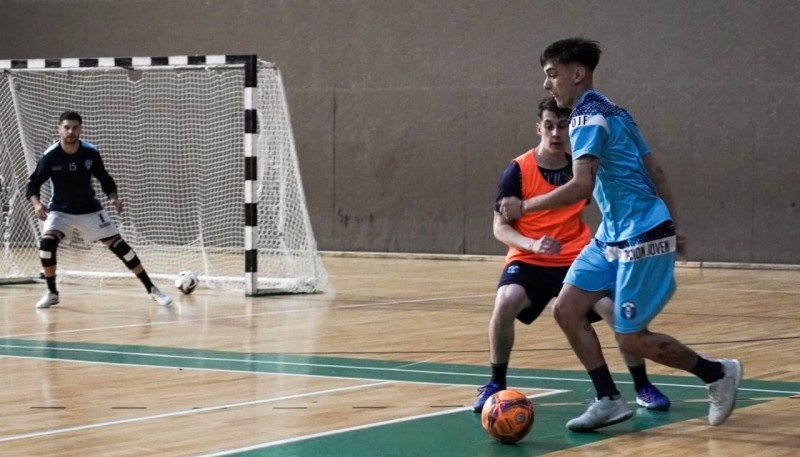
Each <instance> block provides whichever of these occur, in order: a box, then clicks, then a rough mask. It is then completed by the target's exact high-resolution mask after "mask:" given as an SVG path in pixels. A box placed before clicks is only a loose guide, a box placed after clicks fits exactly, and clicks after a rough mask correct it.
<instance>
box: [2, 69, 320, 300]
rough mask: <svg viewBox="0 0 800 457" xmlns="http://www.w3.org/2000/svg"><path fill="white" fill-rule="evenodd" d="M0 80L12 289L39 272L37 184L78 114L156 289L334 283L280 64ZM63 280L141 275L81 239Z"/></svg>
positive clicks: (5, 250) (63, 248)
mask: <svg viewBox="0 0 800 457" xmlns="http://www.w3.org/2000/svg"><path fill="white" fill-rule="evenodd" d="M0 72H1V73H0V76H1V78H0V235H1V237H0V242H2V246H0V281H4V282H9V281H24V280H27V279H30V278H36V277H38V276H39V272H40V270H41V266H40V261H39V258H38V240H39V237H40V236H41V224H40V221H38V219H36V217H35V215H34V213H33V209H32V208H31V205H30V202H28V201H27V199H26V198H25V192H26V186H27V181H28V177H29V176H30V173H31V172H32V171H33V169H34V167H35V165H36V161H37V160H38V158H39V157H40V156H41V154H42V152H43V151H44V150H45V149H47V147H49V146H50V145H52V144H53V143H54V142H56V141H57V140H58V136H57V132H56V127H57V123H58V116H59V115H60V114H61V113H62V112H63V111H66V110H74V111H77V112H79V113H80V114H81V115H82V117H83V136H82V138H83V139H84V140H85V141H88V142H90V143H92V144H94V145H96V146H97V147H98V149H99V150H100V153H101V154H102V156H103V160H104V162H105V165H106V168H107V169H108V170H109V172H110V173H111V175H112V176H113V177H114V179H115V180H116V182H117V186H118V188H119V191H118V193H119V195H120V198H121V199H122V201H123V203H124V204H125V209H124V211H123V212H122V213H121V214H117V213H116V211H115V210H113V209H112V208H111V206H110V205H108V203H107V200H106V198H105V195H104V194H103V193H102V191H101V189H100V186H99V183H97V182H96V180H94V181H95V182H94V185H95V191H96V193H97V196H98V199H99V200H100V201H101V202H102V203H103V204H104V205H105V206H106V209H107V211H108V212H109V214H111V216H112V218H113V219H114V222H115V223H116V224H117V226H118V227H119V230H120V232H121V234H122V236H123V237H124V238H125V239H126V240H127V242H128V243H129V244H130V245H131V246H132V247H134V249H135V250H136V252H137V253H138V254H139V257H140V258H141V259H142V264H143V265H144V267H145V268H146V269H147V271H148V273H149V275H150V276H151V277H153V278H154V279H157V280H161V281H156V282H157V283H159V282H163V281H164V280H169V281H171V280H172V279H174V278H175V276H176V274H177V273H178V272H179V271H182V270H192V271H194V272H195V273H196V274H197V275H198V276H199V277H200V281H201V284H202V285H206V286H211V287H225V288H233V287H240V288H243V289H245V292H246V293H247V294H248V295H258V294H262V293H293V292H300V293H306V292H319V291H324V290H325V289H326V288H327V287H328V280H327V273H326V271H325V269H324V267H323V265H322V261H321V258H320V256H319V252H318V250H317V247H316V242H315V240H314V235H313V232H312V230H311V224H310V221H309V217H308V212H307V209H306V204H305V196H304V194H303V187H302V182H301V179H300V173H299V168H298V163H297V157H296V152H295V148H294V139H293V136H292V130H291V123H290V118H289V113H288V109H287V104H286V98H285V94H284V90H283V84H282V81H281V75H280V72H279V70H278V68H277V67H276V66H275V65H273V64H270V63H267V62H264V61H260V60H258V59H256V58H255V56H192V57H164V58H155V57H154V58H124V59H120V58H104V59H60V60H5V61H0ZM49 186H50V183H49V182H48V183H47V184H46V185H45V186H44V187H43V188H42V201H43V202H47V201H48V199H49V198H48V197H49V194H50V188H49ZM58 275H59V278H60V279H62V280H63V279H91V278H97V279H102V280H103V281H106V280H109V281H111V280H122V279H130V278H133V275H132V274H131V273H130V272H129V271H128V270H127V268H125V266H124V265H123V264H122V262H120V260H119V259H118V258H117V257H116V256H115V255H114V254H113V253H111V252H110V251H109V250H108V249H107V248H105V246H104V245H103V244H102V243H99V242H98V243H89V242H85V241H84V240H82V239H81V238H80V235H79V234H75V235H74V237H73V242H72V243H71V244H69V245H64V244H61V245H60V246H59V250H58ZM162 288H163V287H162Z"/></svg>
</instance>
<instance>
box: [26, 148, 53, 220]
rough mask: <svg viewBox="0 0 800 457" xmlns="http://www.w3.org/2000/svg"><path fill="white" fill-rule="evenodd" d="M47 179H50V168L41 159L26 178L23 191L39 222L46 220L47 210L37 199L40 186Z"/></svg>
mask: <svg viewBox="0 0 800 457" xmlns="http://www.w3.org/2000/svg"><path fill="white" fill-rule="evenodd" d="M48 179H50V167H49V166H48V165H47V159H45V158H44V157H42V158H40V159H39V162H38V163H37V164H36V169H35V170H33V173H31V175H30V177H29V178H28V186H27V188H26V190H25V196H26V197H27V198H28V201H30V202H31V205H32V206H33V211H34V213H36V217H38V218H39V219H41V220H45V219H47V208H46V207H45V206H44V205H43V204H42V202H41V200H40V199H39V191H40V190H41V188H42V184H44V183H46V182H47V180H48Z"/></svg>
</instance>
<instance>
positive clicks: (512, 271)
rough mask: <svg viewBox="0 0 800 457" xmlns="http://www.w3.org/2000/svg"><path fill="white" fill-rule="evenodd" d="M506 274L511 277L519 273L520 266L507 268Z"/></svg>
mask: <svg viewBox="0 0 800 457" xmlns="http://www.w3.org/2000/svg"><path fill="white" fill-rule="evenodd" d="M506 273H508V274H510V275H515V274H517V273H519V265H511V266H510V267H508V268H506Z"/></svg>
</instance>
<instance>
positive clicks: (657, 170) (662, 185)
mask: <svg viewBox="0 0 800 457" xmlns="http://www.w3.org/2000/svg"><path fill="white" fill-rule="evenodd" d="M642 160H643V161H644V167H645V169H646V170H647V174H649V175H650V179H652V180H653V187H655V189H656V194H657V195H658V196H659V197H660V198H661V200H663V201H664V203H665V204H666V205H667V209H668V210H669V214H670V216H671V217H672V222H673V223H674V224H675V238H676V241H677V248H676V249H677V253H676V254H677V256H678V258H680V259H684V258H686V237H685V236H684V235H683V233H682V228H681V226H680V224H679V223H678V208H677V205H676V204H675V194H673V193H672V187H671V186H670V185H669V181H668V180H667V175H666V173H665V172H664V169H663V168H661V165H660V164H659V163H658V160H657V159H656V157H655V154H653V153H652V152H650V153H648V154H646V155H645V156H644V157H642Z"/></svg>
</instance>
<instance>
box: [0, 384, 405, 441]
mask: <svg viewBox="0 0 800 457" xmlns="http://www.w3.org/2000/svg"><path fill="white" fill-rule="evenodd" d="M384 384H392V381H384V382H376V383H372V384H361V385H358V386H349V387H337V388H335V389H327V390H318V391H316V392H306V393H302V394H296V395H287V396H284V397H278V398H267V399H264V400H253V401H245V402H239V403H230V404H227V405H218V406H209V407H206V408H197V409H192V410H188V411H176V412H172V413H164V414H154V415H151V416H144V417H135V418H132V419H122V420H118V421H109V422H98V423H96V424H88V425H78V426H75V427H67V428H60V429H56V430H48V431H46V432H35V433H26V434H24V435H14V436H9V437H6V438H0V443H3V442H7V441H16V440H21V439H25V438H36V437H40V436H50V435H58V434H61V433H68V432H77V431H82V430H90V429H93V428H100V427H110V426H114V425H120V424H130V423H134V422H144V421H148V420H154V419H164V418H167V417H176V416H186V415H189V414H195V413H205V412H208V411H216V410H220V409H227V408H238V407H240V406H252V405H259V404H263V403H272V402H276V401H281V400H291V399H295V398H303V397H311V396H315V395H325V394H329V393H334V392H344V391H348V390H358V389H362V388H367V387H375V386H380V385H384Z"/></svg>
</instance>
